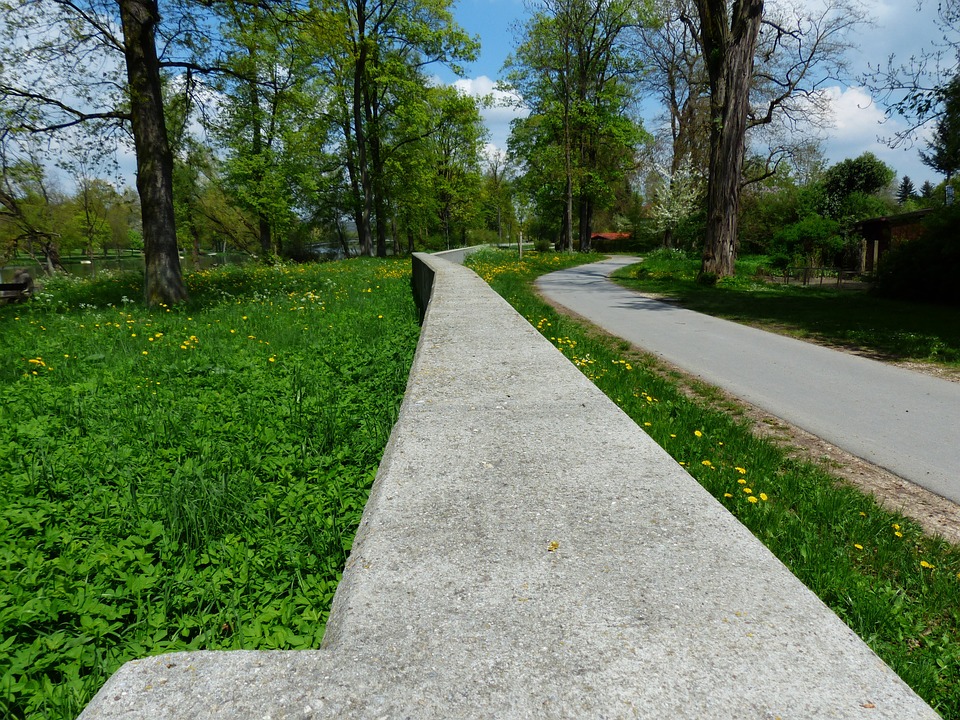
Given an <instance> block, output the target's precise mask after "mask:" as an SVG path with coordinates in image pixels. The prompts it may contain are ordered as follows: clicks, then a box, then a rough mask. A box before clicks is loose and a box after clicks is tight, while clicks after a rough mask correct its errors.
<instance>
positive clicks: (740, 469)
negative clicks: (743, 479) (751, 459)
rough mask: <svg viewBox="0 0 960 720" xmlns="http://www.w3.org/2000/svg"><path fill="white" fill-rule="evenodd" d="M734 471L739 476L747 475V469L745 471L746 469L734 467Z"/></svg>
mask: <svg viewBox="0 0 960 720" xmlns="http://www.w3.org/2000/svg"><path fill="white" fill-rule="evenodd" d="M734 470H736V471H737V472H738V473H740V474H741V475H746V474H747V469H746V468H742V467H735V468H734Z"/></svg>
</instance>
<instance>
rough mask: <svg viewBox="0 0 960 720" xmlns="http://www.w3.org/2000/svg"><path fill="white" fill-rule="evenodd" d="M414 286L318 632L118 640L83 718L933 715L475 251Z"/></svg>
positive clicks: (426, 270) (433, 265) (432, 266)
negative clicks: (206, 648)
mask: <svg viewBox="0 0 960 720" xmlns="http://www.w3.org/2000/svg"><path fill="white" fill-rule="evenodd" d="M413 286H414V288H415V289H416V294H417V296H418V297H421V298H422V299H423V301H424V302H426V299H427V298H429V304H428V305H427V306H426V308H425V318H424V324H423V330H422V334H421V337H420V342H419V345H418V349H417V355H416V358H415V360H414V364H413V368H412V370H411V373H410V378H409V381H408V387H407V392H406V395H405V397H404V401H403V406H402V408H401V411H400V416H399V420H398V422H397V424H396V426H395V427H394V429H393V432H392V434H391V438H390V442H389V444H388V446H387V449H386V451H385V453H384V456H383V460H382V462H381V464H380V469H379V472H378V474H377V479H376V481H375V483H374V487H373V490H372V492H371V494H370V499H369V501H368V503H367V506H366V509H365V510H364V513H363V520H362V522H361V525H360V529H359V531H358V533H357V537H356V540H355V542H354V544H353V549H352V552H351V555H350V558H349V560H348V562H347V567H346V569H345V570H344V573H343V579H342V581H341V583H340V585H339V587H338V589H337V592H336V596H335V599H334V602H333V608H332V610H331V614H330V620H329V623H328V625H327V632H326V636H325V638H324V641H323V646H322V648H320V649H318V650H312V651H297V652H279V651H276V652H255V651H232V652H193V653H175V654H169V655H161V656H156V657H151V658H145V659H141V660H135V661H132V662H129V663H127V664H125V665H124V666H123V667H121V668H120V670H119V671H118V672H117V673H115V674H114V676H113V677H112V678H111V679H110V680H109V681H108V682H107V684H106V685H105V686H104V687H103V688H102V689H101V690H100V692H99V693H98V694H97V696H96V697H95V698H94V699H93V701H92V702H91V703H90V704H89V705H88V707H87V708H86V709H85V710H84V712H83V714H82V715H81V718H82V720H114V719H116V720H119V719H121V718H126V719H132V718H151V720H214V719H217V720H226V719H228V718H230V719H233V718H271V719H272V720H280V719H281V718H286V719H289V720H293V719H294V718H296V719H298V720H307V719H308V718H309V719H313V720H318V719H321V718H417V719H420V718H436V719H437V720H439V719H441V718H442V719H443V720H456V719H457V718H533V717H536V718H632V717H641V718H656V719H657V720H661V719H663V718H671V719H672V718H738V719H739V718H771V719H772V718H776V717H781V718H825V717H830V718H871V719H873V720H876V719H878V718H896V719H897V720H907V719H920V718H924V719H929V720H933V719H934V718H937V717H938V716H937V715H936V713H934V712H933V710H931V709H930V708H929V707H928V706H927V705H926V704H925V703H923V701H922V700H920V699H919V698H918V697H917V696H916V695H915V694H914V693H913V692H912V691H911V690H910V689H909V688H908V687H907V686H906V685H905V684H904V683H903V682H902V681H901V680H900V679H899V678H898V677H897V675H896V674H895V673H893V672H892V671H891V670H890V668H888V667H887V666H886V665H884V664H883V663H882V662H881V661H880V660H879V659H878V658H877V656H876V655H875V654H874V653H873V652H871V651H870V649H869V648H868V647H867V646H866V645H865V644H864V643H863V642H862V641H861V640H860V639H859V638H858V637H856V635H854V633H853V632H852V631H850V630H849V629H848V628H847V627H846V626H845V625H844V624H843V623H842V622H841V621H840V620H839V619H838V618H837V616H836V615H835V614H834V613H833V612H831V611H830V610H829V609H828V608H827V607H826V606H825V605H824V604H823V603H822V602H820V600H819V599H817V598H816V597H815V596H814V595H813V594H812V593H811V592H810V591H809V590H808V589H807V588H806V587H804V586H803V584H801V583H800V582H799V581H798V580H797V579H796V578H795V577H794V576H793V575H792V574H791V573H790V572H789V571H788V570H787V569H786V568H785V567H784V566H783V565H782V564H781V563H780V562H779V561H778V560H777V559H776V558H774V557H773V555H771V554H770V552H769V551H768V550H767V549H766V548H765V547H764V546H763V545H762V544H761V543H760V542H759V541H758V540H756V539H755V538H754V537H753V536H752V535H751V534H750V532H749V531H747V530H746V529H745V528H744V527H743V526H742V525H741V524H740V523H739V522H737V520H736V519H735V518H733V516H732V515H730V514H729V513H728V512H727V511H726V510H725V509H724V508H723V507H722V506H721V505H720V504H719V503H718V502H716V500H714V498H712V497H711V496H710V495H709V494H708V493H707V492H706V491H705V490H703V488H701V486H700V485H699V484H698V483H697V482H696V481H695V480H694V479H693V478H692V477H691V476H690V475H689V474H688V473H687V472H686V471H685V470H684V469H683V468H682V467H681V466H680V465H678V464H677V463H676V462H675V461H674V460H673V459H672V458H670V457H669V456H668V455H667V454H666V452H664V451H663V450H662V449H661V448H660V447H659V446H657V445H656V444H655V443H654V442H653V441H652V440H651V439H650V437H649V436H647V435H646V434H645V433H644V432H643V431H642V430H641V429H640V428H639V427H638V426H637V425H636V423H634V422H633V421H632V420H631V419H630V418H629V417H627V416H626V415H625V414H624V413H623V412H621V411H620V409H619V408H617V407H616V406H615V405H614V404H613V403H612V402H611V401H610V400H609V399H608V398H607V397H606V396H604V395H603V394H602V393H601V392H600V391H599V390H598V389H597V388H596V387H595V386H594V385H593V384H592V383H590V382H589V380H587V379H586V378H585V377H584V376H583V375H582V374H581V373H580V371H579V370H577V369H576V368H575V367H574V366H573V365H572V364H571V363H570V362H569V361H568V360H567V359H566V358H565V357H564V356H563V355H562V354H561V353H560V352H558V351H557V349H556V348H555V347H554V346H553V345H551V344H550V342H548V341H547V340H546V339H545V338H543V337H542V336H541V335H540V334H539V333H538V332H537V331H536V330H535V329H534V328H533V327H531V325H530V324H529V323H528V322H526V320H524V319H523V318H522V317H520V316H519V315H518V314H517V313H516V312H515V311H514V310H513V309H512V308H511V307H510V306H509V305H507V303H506V302H504V301H503V300H502V299H501V298H500V297H499V296H497V295H496V294H495V293H493V292H492V291H491V290H490V288H489V287H488V286H487V285H486V283H484V282H483V281H482V280H481V279H480V278H478V277H477V276H476V275H475V274H474V273H472V272H471V271H469V270H466V269H464V268H462V267H459V266H457V265H454V264H453V263H450V262H448V261H446V260H443V259H438V258H435V257H432V256H425V255H417V256H415V258H414V278H413Z"/></svg>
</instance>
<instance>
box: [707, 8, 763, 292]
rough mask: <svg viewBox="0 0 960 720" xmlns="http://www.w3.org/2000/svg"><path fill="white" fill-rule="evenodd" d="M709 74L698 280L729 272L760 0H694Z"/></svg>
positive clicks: (735, 240) (734, 253) (733, 253)
mask: <svg viewBox="0 0 960 720" xmlns="http://www.w3.org/2000/svg"><path fill="white" fill-rule="evenodd" d="M697 10H698V12H699V14H700V34H701V43H702V45H703V56H704V58H705V60H706V64H707V73H708V75H709V78H710V174H709V179H708V181H707V234H706V240H705V244H704V251H703V262H702V264H701V267H700V276H701V278H721V277H725V276H728V275H733V273H734V265H735V263H736V258H737V246H738V238H737V230H738V216H739V212H740V180H741V177H742V171H743V154H744V143H745V135H746V131H747V110H748V109H749V102H750V84H751V82H752V80H753V60H754V51H755V49H756V44H757V36H758V34H759V32H760V21H761V20H762V18H763V0H735V2H734V3H733V5H732V7H731V9H730V14H729V15H728V13H727V2H726V0H697Z"/></svg>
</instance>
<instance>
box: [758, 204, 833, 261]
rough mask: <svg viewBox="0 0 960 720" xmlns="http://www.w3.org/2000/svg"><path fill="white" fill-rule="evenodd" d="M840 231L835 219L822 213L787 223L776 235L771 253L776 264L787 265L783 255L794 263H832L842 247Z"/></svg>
mask: <svg viewBox="0 0 960 720" xmlns="http://www.w3.org/2000/svg"><path fill="white" fill-rule="evenodd" d="M838 230H839V224H838V223H837V221H836V220H831V219H830V218H826V217H823V216H821V215H807V216H806V217H804V218H801V219H800V220H799V221H798V222H795V223H793V224H792V225H788V226H787V227H785V228H783V229H782V230H780V231H779V232H778V233H777V234H776V235H775V236H774V238H773V243H772V247H771V251H772V252H771V256H772V257H773V258H774V259H773V265H774V267H780V268H782V267H786V264H785V263H784V258H787V259H788V262H794V263H797V262H798V261H799V262H803V263H808V264H817V263H819V262H832V259H833V257H834V256H835V255H836V254H837V252H839V251H840V250H841V249H842V248H843V241H842V238H841V237H840V235H839V234H838Z"/></svg>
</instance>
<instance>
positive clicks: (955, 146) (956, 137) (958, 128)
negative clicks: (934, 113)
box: [920, 76, 960, 182]
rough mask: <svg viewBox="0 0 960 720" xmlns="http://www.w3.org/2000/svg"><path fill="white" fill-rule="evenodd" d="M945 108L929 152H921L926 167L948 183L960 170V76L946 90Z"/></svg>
mask: <svg viewBox="0 0 960 720" xmlns="http://www.w3.org/2000/svg"><path fill="white" fill-rule="evenodd" d="M942 95H943V107H942V110H941V112H940V115H939V117H938V118H937V120H936V125H935V127H934V130H933V137H932V138H931V139H930V140H928V141H927V150H928V152H923V151H921V152H920V160H921V161H922V162H923V164H924V165H926V166H928V167H931V168H933V169H934V170H936V171H937V172H938V173H940V174H941V175H945V176H946V178H947V182H949V181H950V180H951V178H953V176H954V174H955V173H956V172H957V170H960V76H957V77H954V78H953V79H952V80H951V81H950V82H949V83H948V84H947V86H946V87H945V88H944V91H943V94H942Z"/></svg>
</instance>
